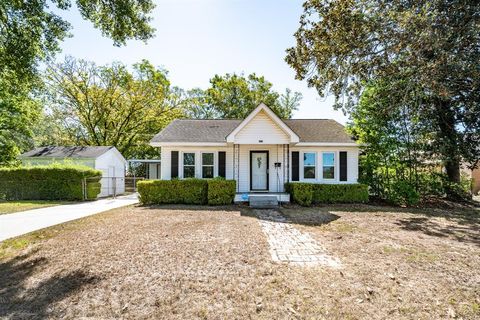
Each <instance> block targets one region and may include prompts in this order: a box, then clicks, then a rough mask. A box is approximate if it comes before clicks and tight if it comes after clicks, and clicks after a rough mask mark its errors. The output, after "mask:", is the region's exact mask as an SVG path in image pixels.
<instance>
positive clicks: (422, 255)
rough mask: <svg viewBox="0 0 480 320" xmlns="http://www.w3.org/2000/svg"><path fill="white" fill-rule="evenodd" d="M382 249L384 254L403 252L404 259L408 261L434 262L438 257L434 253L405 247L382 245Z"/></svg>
mask: <svg viewBox="0 0 480 320" xmlns="http://www.w3.org/2000/svg"><path fill="white" fill-rule="evenodd" d="M382 251H383V253H385V254H397V253H399V254H403V255H405V261H406V262H409V263H424V262H435V261H437V260H438V259H439V257H438V255H436V254H434V253H431V252H427V251H424V250H417V249H409V248H405V247H391V246H384V247H383V248H382Z"/></svg>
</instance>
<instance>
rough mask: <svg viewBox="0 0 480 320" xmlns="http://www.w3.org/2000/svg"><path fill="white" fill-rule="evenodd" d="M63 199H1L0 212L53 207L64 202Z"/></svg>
mask: <svg viewBox="0 0 480 320" xmlns="http://www.w3.org/2000/svg"><path fill="white" fill-rule="evenodd" d="M66 203H68V202H65V201H48V200H19V201H1V202H0V214H7V213H14V212H19V211H25V210H32V209H38V208H45V207H53V206H58V205H61V204H66Z"/></svg>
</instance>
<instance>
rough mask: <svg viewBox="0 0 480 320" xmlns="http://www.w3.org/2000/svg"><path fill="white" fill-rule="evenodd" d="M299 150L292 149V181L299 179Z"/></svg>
mask: <svg viewBox="0 0 480 320" xmlns="http://www.w3.org/2000/svg"><path fill="white" fill-rule="evenodd" d="M299 160H300V152H298V151H292V181H299V180H300V161H299Z"/></svg>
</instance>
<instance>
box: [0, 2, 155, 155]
mask: <svg viewBox="0 0 480 320" xmlns="http://www.w3.org/2000/svg"><path fill="white" fill-rule="evenodd" d="M51 6H55V7H56V8H57V9H59V10H57V12H61V11H67V10H71V9H72V7H75V8H76V9H77V10H78V11H79V12H80V15H81V16H82V18H84V19H86V20H89V21H90V22H92V24H93V25H94V27H95V28H97V29H99V30H101V32H102V34H103V35H105V36H107V37H109V38H111V39H112V40H113V43H114V45H117V46H120V45H124V44H125V43H126V41H127V40H128V39H139V40H147V39H149V38H151V37H152V36H153V32H154V29H153V28H152V27H150V25H149V22H150V20H151V18H150V17H149V14H150V13H151V11H152V10H153V8H154V5H153V2H152V1H151V0H125V1H116V0H105V1H98V0H77V1H76V2H73V1H70V0H52V1H46V0H31V1H21V0H2V1H0V149H1V151H0V152H1V153H2V154H3V155H4V157H3V158H2V159H0V164H2V163H3V164H5V163H10V162H12V161H13V160H14V156H15V155H16V154H17V153H18V151H19V150H20V149H22V148H23V147H24V146H25V145H26V143H27V142H28V139H29V138H30V137H31V129H32V126H31V125H30V124H31V123H32V122H33V121H34V119H35V117H38V114H39V111H40V108H38V104H37V103H36V102H35V101H34V94H35V91H36V90H38V89H39V88H40V87H41V81H40V77H39V65H40V64H41V63H42V62H45V61H48V60H49V59H50V58H52V57H53V56H54V55H55V53H57V52H58V51H59V44H60V42H61V41H62V40H64V39H65V38H66V37H68V36H70V33H69V30H70V29H71V25H70V24H69V23H68V22H67V21H65V20H64V19H63V18H62V17H61V16H60V15H58V14H56V13H54V12H53V11H51V9H50V7H51ZM35 104H37V106H34V105H35ZM12 137H14V139H12ZM6 150H10V151H9V152H6Z"/></svg>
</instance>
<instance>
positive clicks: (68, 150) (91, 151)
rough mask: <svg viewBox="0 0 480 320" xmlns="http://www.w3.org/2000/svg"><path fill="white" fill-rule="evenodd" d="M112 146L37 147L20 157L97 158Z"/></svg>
mask: <svg viewBox="0 0 480 320" xmlns="http://www.w3.org/2000/svg"><path fill="white" fill-rule="evenodd" d="M112 148H113V147H111V146H74V147H62V146H49V147H40V148H35V149H33V150H30V151H28V152H25V153H24V154H22V155H21V156H20V157H23V158H29V157H49V158H97V157H99V156H101V155H102V154H104V153H105V152H107V151H108V150H110V149H112Z"/></svg>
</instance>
